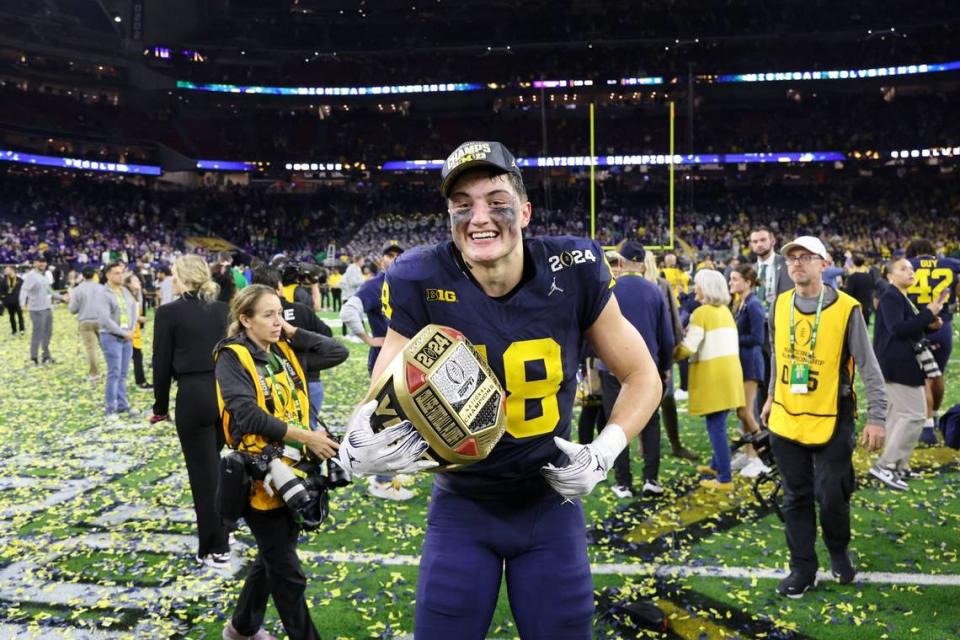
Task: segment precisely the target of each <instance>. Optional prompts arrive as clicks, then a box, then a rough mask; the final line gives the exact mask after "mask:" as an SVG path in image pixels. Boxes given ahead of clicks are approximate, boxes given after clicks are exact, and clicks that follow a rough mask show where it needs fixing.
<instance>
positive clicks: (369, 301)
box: [354, 278, 384, 313]
mask: <svg viewBox="0 0 960 640" xmlns="http://www.w3.org/2000/svg"><path fill="white" fill-rule="evenodd" d="M383 282H384V279H383V278H370V279H369V280H367V281H366V282H364V283H363V284H362V285H361V286H360V288H359V289H357V292H356V293H355V294H354V295H355V296H357V297H358V298H360V302H362V303H363V311H364V313H376V312H378V311H380V297H381V294H382V291H383Z"/></svg>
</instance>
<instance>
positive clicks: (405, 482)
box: [393, 473, 416, 487]
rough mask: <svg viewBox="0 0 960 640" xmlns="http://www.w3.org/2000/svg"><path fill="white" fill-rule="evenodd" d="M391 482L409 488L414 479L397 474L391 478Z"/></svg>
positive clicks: (406, 475) (404, 474)
mask: <svg viewBox="0 0 960 640" xmlns="http://www.w3.org/2000/svg"><path fill="white" fill-rule="evenodd" d="M393 481H394V482H395V483H397V484H398V485H400V486H401V487H409V486H410V485H412V484H413V483H414V482H415V481H416V478H414V477H413V476H412V475H410V474H409V473H398V474H395V475H394V476H393Z"/></svg>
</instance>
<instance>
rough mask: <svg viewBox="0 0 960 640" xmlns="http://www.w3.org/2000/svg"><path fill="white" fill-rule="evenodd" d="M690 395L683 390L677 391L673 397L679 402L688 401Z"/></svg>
mask: <svg viewBox="0 0 960 640" xmlns="http://www.w3.org/2000/svg"><path fill="white" fill-rule="evenodd" d="M689 395H690V394H688V393H687V392H686V391H684V390H683V389H677V390H676V391H674V392H673V397H674V398H675V399H677V400H686V399H687V398H688V397H689Z"/></svg>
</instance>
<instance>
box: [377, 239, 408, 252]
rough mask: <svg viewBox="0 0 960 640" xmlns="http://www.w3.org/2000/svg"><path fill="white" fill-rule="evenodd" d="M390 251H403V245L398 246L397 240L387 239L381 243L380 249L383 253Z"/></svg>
mask: <svg viewBox="0 0 960 640" xmlns="http://www.w3.org/2000/svg"><path fill="white" fill-rule="evenodd" d="M391 251H396V252H397V253H403V247H401V246H400V241H399V240H387V241H386V242H384V243H383V248H382V249H381V250H380V252H381V253H383V254H384V255H386V254H388V253H390V252H391Z"/></svg>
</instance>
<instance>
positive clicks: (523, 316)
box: [383, 236, 614, 494]
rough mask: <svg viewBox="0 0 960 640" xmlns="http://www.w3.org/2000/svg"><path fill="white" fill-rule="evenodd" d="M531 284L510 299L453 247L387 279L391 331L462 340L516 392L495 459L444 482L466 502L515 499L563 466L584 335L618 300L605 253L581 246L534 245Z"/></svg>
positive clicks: (529, 258)
mask: <svg viewBox="0 0 960 640" xmlns="http://www.w3.org/2000/svg"><path fill="white" fill-rule="evenodd" d="M524 262H525V279H524V281H523V282H522V283H521V285H519V286H518V288H517V289H515V290H514V291H513V292H511V293H510V294H508V295H507V296H504V297H503V298H491V297H489V296H488V295H486V294H485V293H484V292H483V291H482V290H481V289H480V287H479V286H478V285H477V284H476V283H475V281H474V280H473V279H472V278H471V277H470V276H469V275H467V268H466V267H465V265H464V264H463V262H462V260H460V258H459V253H458V252H457V249H456V247H455V245H454V244H453V242H452V241H448V242H445V243H442V244H439V245H435V246H431V247H417V248H415V249H412V250H410V251H407V252H406V253H404V254H403V255H402V256H400V258H398V259H397V261H396V262H395V263H394V265H393V266H392V267H391V268H390V272H389V273H388V274H387V280H386V284H385V286H384V295H383V300H384V302H385V304H384V312H385V313H386V314H387V316H388V317H389V318H390V328H391V329H393V330H394V331H396V332H398V333H400V334H401V335H404V336H407V337H410V336H413V335H414V334H415V333H416V332H417V331H419V330H420V329H421V328H422V327H424V326H426V325H427V324H430V323H436V324H442V325H447V326H450V327H453V328H455V329H457V330H458V331H460V332H462V333H463V334H464V335H465V336H466V337H467V339H468V340H470V342H472V343H473V344H474V345H475V346H476V347H477V349H478V350H479V351H480V353H481V354H482V355H483V356H484V357H485V358H486V359H487V362H488V363H489V364H490V367H491V368H492V369H493V371H494V374H495V375H496V376H497V378H499V380H500V382H501V384H503V387H504V389H506V391H507V403H506V404H507V407H506V411H507V432H506V434H504V436H503V438H502V439H501V440H500V442H499V443H498V444H497V446H496V448H495V449H494V450H493V452H492V453H491V454H490V456H489V457H488V458H487V459H486V460H484V461H482V462H479V463H477V464H474V465H471V466H470V467H467V468H465V469H462V470H460V471H456V472H453V473H448V474H440V475H438V476H437V479H436V482H437V484H438V485H439V486H440V487H442V488H445V489H448V490H451V491H455V492H457V493H463V494H470V493H475V492H491V491H494V492H496V491H497V489H498V488H499V489H502V490H504V491H509V488H510V486H511V485H517V483H518V481H523V480H529V479H533V478H538V477H539V469H540V467H541V466H543V465H544V464H547V463H548V462H554V463H556V462H559V459H560V458H562V454H560V452H559V450H558V449H557V447H556V444H555V443H554V442H553V436H554V435H558V436H561V437H568V436H569V434H570V414H571V411H572V409H573V400H574V395H575V392H576V374H577V367H578V364H579V362H580V358H581V355H582V353H581V351H582V349H583V345H584V338H583V334H584V332H585V331H586V330H587V329H588V328H589V327H590V326H591V325H592V324H593V323H594V321H596V319H597V317H598V316H599V315H600V312H601V311H602V310H603V308H604V306H605V305H606V304H607V302H608V300H609V298H610V291H611V287H612V286H613V282H614V281H613V277H612V276H611V273H610V268H609V266H608V265H607V263H606V260H605V259H604V255H603V250H602V249H601V248H600V246H599V245H598V244H597V243H596V242H593V241H590V240H586V239H583V238H574V237H567V236H561V237H544V238H529V239H526V240H524Z"/></svg>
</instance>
